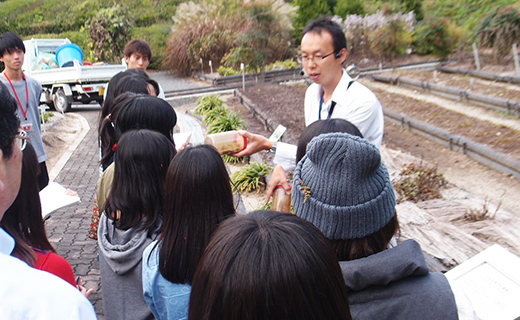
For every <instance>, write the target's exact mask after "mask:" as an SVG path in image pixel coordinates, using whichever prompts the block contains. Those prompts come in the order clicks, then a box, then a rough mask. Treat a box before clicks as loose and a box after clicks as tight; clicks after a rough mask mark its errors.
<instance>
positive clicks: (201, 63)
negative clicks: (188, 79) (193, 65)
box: [200, 58, 204, 74]
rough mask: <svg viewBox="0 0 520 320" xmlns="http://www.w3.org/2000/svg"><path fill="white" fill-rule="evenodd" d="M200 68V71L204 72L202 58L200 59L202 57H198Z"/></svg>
mask: <svg viewBox="0 0 520 320" xmlns="http://www.w3.org/2000/svg"><path fill="white" fill-rule="evenodd" d="M200 69H201V71H202V74H204V60H202V58H200Z"/></svg>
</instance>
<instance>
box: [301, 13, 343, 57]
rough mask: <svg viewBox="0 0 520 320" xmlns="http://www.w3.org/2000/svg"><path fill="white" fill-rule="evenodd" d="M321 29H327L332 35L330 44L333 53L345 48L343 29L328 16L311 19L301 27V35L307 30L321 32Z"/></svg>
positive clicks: (307, 31)
mask: <svg viewBox="0 0 520 320" xmlns="http://www.w3.org/2000/svg"><path fill="white" fill-rule="evenodd" d="M323 31H327V32H328V33H330V35H331V36H332V45H333V46H334V52H335V53H339V52H340V50H341V49H343V48H345V49H346V48H347V38H346V37H345V33H344V32H343V29H341V26H340V25H339V24H337V23H336V22H334V21H332V19H331V18H330V17H328V16H324V17H321V18H318V19H315V20H312V21H311V22H310V23H309V24H308V25H306V26H305V28H304V29H303V34H302V37H303V36H304V35H306V34H307V33H309V32H315V33H317V34H321V33H322V32H323Z"/></svg>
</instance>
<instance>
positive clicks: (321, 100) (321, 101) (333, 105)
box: [318, 80, 354, 120]
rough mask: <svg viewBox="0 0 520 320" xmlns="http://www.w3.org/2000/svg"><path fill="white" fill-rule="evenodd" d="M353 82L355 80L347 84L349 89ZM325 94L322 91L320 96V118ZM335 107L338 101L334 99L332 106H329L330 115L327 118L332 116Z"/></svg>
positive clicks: (319, 117)
mask: <svg viewBox="0 0 520 320" xmlns="http://www.w3.org/2000/svg"><path fill="white" fill-rule="evenodd" d="M352 83H354V80H351V81H350V82H349V83H348V86H347V91H348V89H349V88H350V86H351V85H352ZM324 94H325V92H322V93H321V97H320V109H319V113H318V119H319V120H321V108H322V107H323V95H324ZM334 107H336V102H335V101H332V102H331V104H330V108H329V115H328V116H327V120H328V119H330V117H331V116H332V112H334Z"/></svg>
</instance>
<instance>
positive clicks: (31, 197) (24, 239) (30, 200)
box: [0, 144, 55, 266]
mask: <svg viewBox="0 0 520 320" xmlns="http://www.w3.org/2000/svg"><path fill="white" fill-rule="evenodd" d="M39 173H40V165H39V163H38V156H37V155H36V152H35V151H34V148H33V146H32V145H31V144H27V146H26V147H25V149H24V150H23V160H22V180H21V184H20V190H19V191H18V195H17V196H16V199H15V200H14V202H13V204H12V205H11V207H9V209H7V211H6V212H5V215H4V217H3V219H2V222H1V223H0V226H1V227H2V228H3V229H4V230H5V231H6V232H7V233H9V234H10V235H11V237H13V238H14V240H15V247H14V250H13V252H12V253H11V255H13V256H15V257H18V258H20V259H21V260H23V261H25V262H26V263H27V264H28V265H30V266H34V263H35V262H36V255H35V253H34V250H33V249H32V248H38V249H42V250H49V251H52V252H55V250H54V248H53V246H52V245H51V243H50V242H49V239H48V238H47V234H46V232H45V227H44V225H43V219H42V207H41V204H40V194H39V188H38V174H39ZM31 247H32V248H31Z"/></svg>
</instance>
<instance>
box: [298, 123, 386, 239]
mask: <svg viewBox="0 0 520 320" xmlns="http://www.w3.org/2000/svg"><path fill="white" fill-rule="evenodd" d="M292 199H293V205H294V210H295V212H296V215H297V216H299V217H301V218H303V219H305V220H307V221H309V222H311V223H313V224H314V225H315V226H316V227H318V229H320V230H321V231H322V232H323V234H324V235H325V236H326V237H327V238H329V239H331V240H336V239H343V240H347V239H357V238H363V237H365V236H367V235H370V234H372V233H374V232H376V231H379V230H381V229H382V228H383V227H384V226H385V225H386V224H387V223H388V222H389V221H390V219H391V218H392V217H393V216H394V214H395V204H396V203H395V194H394V189H393V187H392V182H391V181H390V176H389V175H388V171H387V169H386V167H385V166H384V165H383V163H382V162H381V156H380V154H379V150H378V149H377V148H376V147H375V146H374V145H372V144H371V143H370V142H368V141H366V140H364V139H362V138H359V137H355V136H352V135H350V134H348V133H326V134H322V135H319V136H317V137H315V138H313V139H312V140H311V142H309V144H308V146H307V153H306V155H305V156H304V157H303V158H302V159H301V160H300V162H298V165H297V167H296V171H295V173H294V185H293V189H292Z"/></svg>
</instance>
